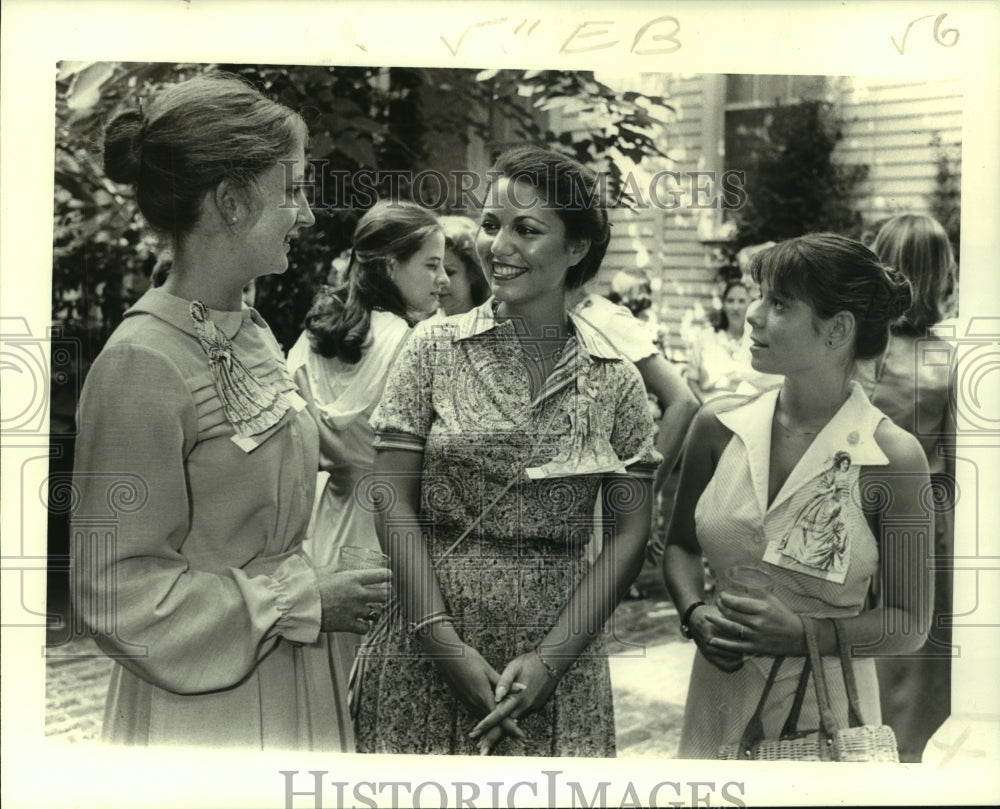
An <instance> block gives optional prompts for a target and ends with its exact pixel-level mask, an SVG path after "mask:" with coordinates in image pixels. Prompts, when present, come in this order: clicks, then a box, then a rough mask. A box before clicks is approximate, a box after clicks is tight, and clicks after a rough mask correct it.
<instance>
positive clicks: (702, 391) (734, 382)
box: [687, 280, 781, 403]
mask: <svg viewBox="0 0 1000 809" xmlns="http://www.w3.org/2000/svg"><path fill="white" fill-rule="evenodd" d="M750 301H751V298H750V290H749V289H748V288H747V286H746V285H745V284H744V283H743V282H742V281H740V280H734V281H730V282H729V283H727V284H726V287H725V289H724V291H723V293H722V309H721V310H720V311H719V320H718V322H717V323H716V324H715V327H714V328H711V329H709V328H706V329H704V330H702V332H701V333H700V334H699V335H698V338H697V339H696V340H695V342H694V345H692V346H691V354H690V358H689V366H688V374H687V380H688V385H690V386H691V390H692V391H693V392H694V395H695V396H697V397H698V401H699V402H702V403H704V402H707V401H709V400H711V399H714V398H716V397H717V396H724V395H725V394H727V393H733V392H737V391H738V392H739V393H746V394H752V393H756V392H757V391H758V390H760V389H763V388H765V387H772V386H774V385H776V384H779V383H780V382H781V377H779V376H774V375H771V374H761V373H759V372H758V371H755V370H754V368H753V366H752V365H751V364H750V350H749V344H748V341H746V340H745V339H744V331H745V330H746V313H747V307H748V306H749V305H750Z"/></svg>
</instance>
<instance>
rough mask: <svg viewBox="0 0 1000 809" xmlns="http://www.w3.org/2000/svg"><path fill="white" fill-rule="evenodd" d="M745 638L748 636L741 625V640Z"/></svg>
mask: <svg viewBox="0 0 1000 809" xmlns="http://www.w3.org/2000/svg"><path fill="white" fill-rule="evenodd" d="M745 637H746V634H745V632H744V627H743V626H742V625H741V626H740V640H743V639H744V638H745Z"/></svg>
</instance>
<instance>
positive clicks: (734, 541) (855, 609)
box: [678, 384, 888, 758]
mask: <svg viewBox="0 0 1000 809" xmlns="http://www.w3.org/2000/svg"><path fill="white" fill-rule="evenodd" d="M777 398H778V391H777V390H769V391H766V392H764V393H762V394H760V395H758V396H756V397H755V398H753V399H751V400H749V401H748V402H746V403H744V404H741V405H739V406H737V407H735V408H733V409H731V410H727V411H724V412H721V413H719V414H718V416H717V417H718V419H719V421H720V422H722V424H724V425H725V426H726V427H728V428H729V429H730V430H732V431H733V436H732V438H731V439H730V441H729V443H728V444H727V445H726V448H725V450H723V452H722V455H721V456H720V458H719V463H718V466H717V467H716V469H715V473H714V475H713V476H712V478H711V480H710V481H709V482H708V485H707V486H706V487H705V491H704V492H703V493H702V496H701V498H700V499H699V500H698V504H697V506H696V508H695V526H696V531H697V534H698V542H699V543H700V545H701V548H702V551H703V552H704V554H705V556H706V558H707V559H708V562H709V564H710V566H711V568H712V570H713V572H714V573H715V574H719V573H721V572H722V571H723V570H725V569H726V568H727V567H730V566H732V565H737V564H753V563H760V564H763V566H764V567H765V568H766V569H767V571H768V572H769V573H770V574H771V576H772V578H773V581H774V588H773V592H774V594H775V595H776V596H777V597H778V598H780V599H781V600H782V601H783V602H784V603H785V604H786V605H787V606H788V607H789V608H790V609H792V610H793V611H795V612H796V613H798V614H800V615H809V616H813V617H817V618H841V617H849V616H853V615H857V614H859V613H860V612H861V611H862V610H863V609H864V608H865V601H866V597H867V595H868V591H869V587H870V585H871V582H872V579H873V577H876V576H877V573H878V561H879V557H878V544H877V542H876V539H875V537H874V536H873V535H872V532H871V529H870V528H869V526H868V521H867V519H866V518H865V515H864V513H863V512H862V511H861V508H860V507H859V505H858V504H859V502H860V501H859V500H858V496H857V492H858V472H859V468H860V467H864V466H884V465H886V464H888V458H887V457H886V455H885V453H883V452H882V450H881V449H880V448H879V446H878V444H877V443H876V442H875V430H876V428H877V427H878V424H879V422H880V421H881V420H882V419H884V418H885V416H884V415H883V414H882V413H881V412H880V411H879V410H877V409H876V408H874V407H872V405H871V404H870V403H869V402H868V399H867V397H866V396H865V395H864V392H863V391H862V390H861V388H860V387H859V386H858V385H857V384H853V385H852V388H851V394H850V397H849V398H848V400H847V401H846V402H845V403H844V405H843V406H842V407H841V408H840V410H838V411H837V413H836V415H835V416H834V417H833V418H832V419H831V420H830V421H829V422H828V423H827V425H826V426H825V427H824V428H823V430H822V431H821V432H820V433H819V435H817V436H816V438H815V439H814V440H813V442H812V444H811V445H810V446H809V448H808V449H807V450H806V452H805V454H804V455H803V456H802V458H801V459H800V460H799V462H798V463H797V464H796V466H795V468H794V469H793V470H792V472H791V474H789V476H788V479H787V480H786V481H785V484H784V485H783V486H782V488H781V491H779V492H778V494H777V495H776V496H775V498H774V501H773V502H772V503H771V505H770V506H768V505H767V486H768V464H769V458H770V443H771V423H772V416H773V413H774V406H775V403H776V401H777ZM844 453H846V455H847V457H848V459H849V461H848V463H844V462H843V458H844ZM835 458H838V459H841V461H840V462H838V463H835V462H834V459H835ZM844 467H846V469H845V468H844ZM848 493H849V494H848ZM831 549H832V551H831ZM773 662H774V658H772V657H767V656H763V655H761V656H748V657H746V658H745V659H744V664H743V667H742V668H740V669H739V670H737V671H735V672H733V673H731V674H727V673H725V672H723V671H720V670H719V669H718V668H716V667H715V666H713V665H712V664H711V663H709V662H708V661H707V660H706V659H705V658H704V657H703V656H702V655H701V653H698V654H697V655H696V656H695V662H694V667H693V670H692V672H691V682H690V686H689V690H688V697H687V704H686V706H685V709H684V726H683V730H682V733H681V742H680V749H679V753H678V755H679V757H680V758H716V756H717V755H718V750H719V747H720V746H721V745H727V744H735V743H737V742H739V740H740V737H741V736H742V734H743V731H744V729H745V728H746V725H747V722H748V721H749V720H750V717H751V716H752V714H753V712H754V710H755V709H756V707H757V703H758V701H759V699H760V695H761V692H762V691H763V688H764V683H765V681H766V679H767V675H768V673H769V672H770V669H771V664H772V663H773ZM802 662H803V658H801V657H800V658H789V659H788V660H786V661H785V663H784V665H783V666H782V668H781V669H780V671H779V673H778V677H777V680H776V681H775V684H774V687H773V689H772V691H771V694H770V696H769V698H768V703H767V706H766V710H765V713H764V717H763V721H764V730H765V735H766V737H767V738H777V734H778V733H779V732H780V730H781V727H782V725H783V724H784V721H785V718H786V717H787V715H788V711H789V708H790V706H791V701H792V697H793V695H794V692H795V687H796V685H797V684H798V679H799V674H800V673H801V671H802ZM824 668H825V671H826V674H827V677H826V679H827V685H828V687H829V690H830V696H831V702H832V704H833V708H834V711H835V713H836V715H837V721H838V722H840V723H841V724H842V725H845V726H846V725H847V699H846V696H845V693H844V685H843V676H842V674H841V671H840V663H839V660H838V659H837V658H836V657H829V658H824ZM854 669H855V673H856V675H857V681H858V690H859V697H860V703H861V705H860V708H861V714H862V716H861V718H862V720H863V721H864V722H865V723H867V724H878V723H879V721H880V711H879V698H878V683H877V680H876V676H875V664H874V660H873V659H872V658H860V659H855V661H854ZM818 725H819V717H818V711H817V708H816V698H815V693H814V691H813V689H812V685H811V684H810V687H809V690H808V691H807V694H806V699H805V702H804V704H803V707H802V713H801V716H800V720H799V727H800V728H816V727H818Z"/></svg>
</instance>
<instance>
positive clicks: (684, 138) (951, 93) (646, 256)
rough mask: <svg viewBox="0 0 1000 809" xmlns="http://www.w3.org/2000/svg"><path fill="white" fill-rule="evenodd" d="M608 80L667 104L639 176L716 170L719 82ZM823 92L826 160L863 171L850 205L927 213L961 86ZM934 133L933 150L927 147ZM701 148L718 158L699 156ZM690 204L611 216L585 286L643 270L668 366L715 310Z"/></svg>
mask: <svg viewBox="0 0 1000 809" xmlns="http://www.w3.org/2000/svg"><path fill="white" fill-rule="evenodd" d="M617 83H620V84H622V89H638V90H640V91H643V92H647V93H652V94H657V95H663V96H665V97H667V98H668V100H669V101H670V103H671V104H672V105H673V106H674V108H675V111H674V114H673V116H671V120H670V121H669V123H668V125H667V127H666V128H665V132H664V137H663V143H664V149H665V151H666V152H667V154H668V155H669V156H670V158H671V160H669V161H661V162H659V163H655V165H650V166H648V167H647V166H646V165H645V163H644V165H643V169H644V170H645V171H647V172H648V171H654V170H656V169H668V170H671V171H676V172H680V173H681V174H682V175H684V173H685V172H689V171H695V170H702V169H706V168H719V167H720V166H721V160H720V159H719V154H721V148H722V144H721V143H719V142H716V141H713V139H712V137H711V136H708V135H707V134H706V133H708V132H709V130H710V129H711V128H712V127H713V126H714V127H715V132H717V133H719V132H721V130H720V129H719V121H720V117H719V116H720V115H721V114H722V113H721V110H722V107H721V105H722V104H723V101H724V98H725V94H724V92H721V93H720V92H719V88H720V81H719V77H713V76H708V75H704V74H690V75H680V74H659V75H657V74H641V75H639V76H632V77H627V78H621V79H620V80H619V81H618V82H617ZM629 83H630V84H629ZM626 84H628V85H629V86H627V87H626ZM830 86H831V87H835V88H836V91H837V93H838V96H837V101H838V114H839V117H840V119H841V122H842V125H841V126H842V132H843V136H844V137H843V140H842V141H841V142H840V143H839V144H838V147H837V151H836V152H835V155H834V157H835V159H836V160H838V161H840V162H841V163H844V164H858V163H863V164H867V165H868V166H869V174H868V179H867V180H866V181H865V183H864V184H863V185H862V186H861V187H860V195H859V198H858V199H857V201H856V205H857V208H858V210H859V211H860V212H861V214H862V217H863V219H864V221H865V224H866V225H867V226H873V225H875V224H877V223H878V222H879V221H881V220H882V219H884V218H886V217H888V216H891V215H893V214H895V213H900V212H903V211H916V212H926V211H927V210H928V206H929V198H930V195H931V194H932V193H933V191H934V188H935V177H936V174H937V161H938V159H939V156H940V154H941V153H942V151H943V152H944V153H946V154H948V155H950V156H951V157H952V158H957V157H958V156H959V155H960V153H961V142H962V108H963V104H962V102H963V97H962V84H961V82H960V81H958V80H933V81H923V80H912V81H906V80H901V79H899V78H879V79H859V78H846V79H844V78H841V79H835V80H833V81H831V82H830ZM708 105H714V107H715V108H714V109H709V108H707V107H708ZM550 124H551V125H552V128H553V129H554V130H556V131H574V130H578V129H580V128H581V127H582V126H584V125H585V122H584V121H582V120H581V119H580V117H579V116H578V115H573V116H565V117H563V118H560V117H559V116H558V114H556V115H553V116H552V117H551V118H550ZM935 136H936V137H937V138H938V139H939V145H937V146H932V140H933V139H934V138H935ZM706 149H708V150H713V149H714V150H715V151H716V152H717V154H706V151H705V150H706ZM643 190H644V191H645V190H646V189H643ZM661 198H667V199H669V197H667V196H666V195H661ZM690 202H691V197H690V195H689V194H686V195H685V196H684V197H683V198H682V199H681V204H680V206H679V207H678V208H676V209H673V210H662V209H657V208H655V207H648V208H645V209H643V210H639V211H634V212H631V211H615V212H614V214H613V217H612V221H613V222H614V227H613V228H612V238H611V243H610V244H609V246H608V252H607V257H606V258H605V261H604V265H603V267H602V269H601V273H600V275H599V276H598V278H597V279H596V280H595V281H594V283H593V285H592V288H593V289H594V290H595V291H597V292H601V293H606V292H607V289H608V284H609V282H610V279H611V278H612V277H613V276H614V274H615V273H616V272H618V271H619V270H622V269H632V268H640V269H643V270H644V271H645V272H646V273H647V274H648V275H649V276H650V277H651V279H652V280H653V286H654V290H655V292H654V298H655V300H656V302H655V304H654V305H655V307H656V310H657V313H658V315H659V318H660V320H661V322H663V323H664V324H665V325H666V326H667V328H668V332H669V335H670V344H671V354H672V357H673V358H674V359H677V360H682V359H683V358H684V357H685V355H686V348H687V345H688V341H689V340H690V339H691V338H692V336H693V335H694V333H695V332H696V331H697V329H698V328H701V327H703V326H704V325H705V323H706V315H707V313H708V312H709V311H710V310H711V309H712V308H713V306H716V305H718V301H717V300H715V299H714V296H715V295H717V294H718V287H717V284H716V281H715V279H716V272H717V270H718V266H719V263H720V262H719V257H718V255H717V254H715V253H714V252H713V250H712V246H711V245H710V244H705V243H703V242H702V241H700V240H699V238H698V222H699V219H701V218H703V217H705V216H708V214H707V213H706V212H703V211H698V210H692V209H691V208H690V207H689V203H690Z"/></svg>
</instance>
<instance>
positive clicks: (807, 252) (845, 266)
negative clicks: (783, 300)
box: [750, 233, 910, 359]
mask: <svg viewBox="0 0 1000 809" xmlns="http://www.w3.org/2000/svg"><path fill="white" fill-rule="evenodd" d="M750 275H751V276H752V277H753V280H754V281H756V282H757V283H758V284H760V283H762V282H765V281H766V282H767V284H768V285H769V286H770V287H771V289H772V290H774V292H775V293H777V294H778V295H782V296H786V297H789V298H795V299H797V300H801V301H805V302H806V303H808V304H809V305H810V306H811V307H812V309H813V311H814V312H815V313H816V315H817V316H818V317H820V318H823V319H827V318H831V317H833V316H834V315H836V314H838V313H839V312H850V313H851V314H852V315H853V316H854V323H855V339H854V356H855V358H856V359H871V358H872V357H877V356H879V355H880V354H881V353H882V352H883V351H885V347H886V344H887V343H888V341H889V324H890V323H892V322H893V321H894V320H896V318H898V317H899V316H900V315H901V314H903V312H905V311H906V310H907V308H908V307H909V305H910V285H909V283H908V282H907V280H906V279H905V278H904V277H903V276H902V275H901V274H900V273H898V272H896V271H895V270H893V269H891V268H889V267H886V266H885V265H883V264H882V262H881V261H879V259H878V256H877V255H875V253H873V252H872V251H871V250H869V249H868V248H867V247H865V246H864V245H863V244H861V242H857V241H854V239H848V238H847V237H845V236H840V235H838V234H836V233H810V234H808V235H806V236H799V237H797V238H794V239H788V240H787V241H784V242H779V243H778V244H776V245H775V246H774V247H770V248H768V249H767V250H764V251H762V252H760V253H758V254H757V255H755V256H754V257H753V258H752V259H751V263H750Z"/></svg>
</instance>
